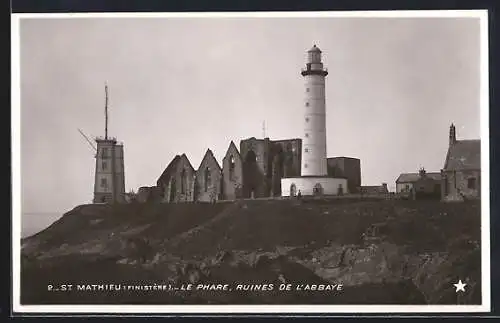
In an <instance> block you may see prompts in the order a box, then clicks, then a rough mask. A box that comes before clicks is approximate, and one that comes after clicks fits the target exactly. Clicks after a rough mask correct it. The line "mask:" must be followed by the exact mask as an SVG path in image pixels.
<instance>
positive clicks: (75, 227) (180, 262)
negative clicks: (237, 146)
mask: <svg viewBox="0 0 500 323" xmlns="http://www.w3.org/2000/svg"><path fill="white" fill-rule="evenodd" d="M480 264H481V261H480V203H479V202H473V201H468V202H467V203H450V204H446V203H440V202H437V201H398V200H381V201H376V200H373V201H368V200H365V201H348V200H345V201H344V200H303V201H292V200H250V201H247V200H245V201H238V202H227V203H217V204H203V203H193V204H128V205H117V206H110V205H82V206H79V207H76V208H75V209H73V210H72V211H70V212H68V213H66V214H65V215H64V216H63V217H61V219H59V220H58V221H56V222H55V223H54V224H52V225H51V226H50V227H48V228H47V229H45V230H44V231H42V232H40V233H38V234H36V235H34V236H32V237H29V238H27V239H24V240H23V241H22V276H21V288H22V291H21V301H22V303H23V304H54V303H59V304H62V303H79V304H84V303H86V304H88V303H95V304H104V303H107V304H113V303H115V304H116V303H127V304H146V303H147V304H186V303H197V304H215V303H217V304H227V303H232V304H258V303H261V304H262V303H266V304H277V303H281V304H293V303H314V304H320V303H323V304H457V303H460V304H480V303H481V286H480V277H481V274H480V273H481V267H480ZM458 279H462V280H463V281H465V282H466V283H467V284H468V285H467V287H466V292H465V293H459V294H457V293H455V288H454V287H453V284H454V283H456V282H457V281H458ZM61 284H63V285H72V287H71V290H68V289H70V288H69V287H65V288H66V289H67V290H66V291H62V290H59V291H56V289H58V288H59V289H64V286H60V285H61ZM100 284H113V286H114V287H106V288H108V289H109V288H114V289H119V290H114V291H110V290H104V288H105V287H102V286H100V287H99V286H91V285H100ZM188 284H192V286H191V288H192V290H181V289H189V286H188ZM211 284H214V285H217V284H219V285H224V284H227V286H225V287H224V286H219V289H220V288H226V289H227V290H214V289H216V288H217V286H210V285H211ZM271 284H272V286H271ZM282 284H285V285H286V284H290V286H291V290H285V291H280V290H279V286H280V285H282ZM48 285H51V286H52V290H51V291H48V287H47V286H48ZM237 285H241V286H239V287H237ZM250 285H253V287H252V286H250ZM255 285H260V287H255ZM263 285H266V286H263ZM340 285H341V286H340ZM140 286H143V287H140ZM144 286H146V287H144ZM147 286H150V287H147ZM158 286H159V287H158ZM168 286H170V288H172V289H171V290H169V287H168ZM99 288H100V289H101V290H99ZM147 288H149V290H144V289H147ZM164 288H166V289H164ZM176 288H177V289H176ZM197 288H198V289H197ZM256 288H260V290H250V289H256ZM139 289H142V290H139ZM263 289H266V290H263ZM297 289H300V290H297ZM314 289H316V290H314ZM318 289H323V290H318Z"/></svg>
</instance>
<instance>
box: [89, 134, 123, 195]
mask: <svg viewBox="0 0 500 323" xmlns="http://www.w3.org/2000/svg"><path fill="white" fill-rule="evenodd" d="M96 142H97V154H96V166H95V183H94V201H93V202H94V203H123V202H124V201H125V169H124V161H123V144H119V143H117V141H116V139H115V138H108V139H106V138H97V139H96Z"/></svg>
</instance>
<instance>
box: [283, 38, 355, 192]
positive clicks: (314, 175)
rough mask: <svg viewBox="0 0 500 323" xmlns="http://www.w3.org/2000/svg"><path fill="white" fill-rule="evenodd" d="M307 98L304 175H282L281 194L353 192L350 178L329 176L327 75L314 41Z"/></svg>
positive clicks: (307, 75)
mask: <svg viewBox="0 0 500 323" xmlns="http://www.w3.org/2000/svg"><path fill="white" fill-rule="evenodd" d="M301 74H302V76H303V77H304V80H305V99H304V102H303V109H304V110H303V111H304V117H303V118H304V119H303V125H304V127H303V129H302V157H301V160H302V162H301V176H300V177H285V178H282V179H281V195H282V196H294V195H297V194H298V192H300V194H301V195H342V194H346V193H349V192H348V189H347V178H342V177H332V176H328V169H327V156H326V106H325V77H326V76H327V75H328V71H327V70H326V68H324V67H323V62H322V61H321V50H320V49H319V48H318V47H317V46H316V45H314V46H313V47H312V48H311V49H310V50H309V51H307V60H306V67H305V68H303V69H302V71H301Z"/></svg>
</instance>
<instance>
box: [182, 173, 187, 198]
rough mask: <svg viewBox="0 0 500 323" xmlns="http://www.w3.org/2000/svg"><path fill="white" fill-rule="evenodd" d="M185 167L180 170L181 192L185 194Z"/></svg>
mask: <svg viewBox="0 0 500 323" xmlns="http://www.w3.org/2000/svg"><path fill="white" fill-rule="evenodd" d="M186 186H187V182H186V169H183V170H182V172H181V194H186Z"/></svg>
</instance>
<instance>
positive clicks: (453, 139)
mask: <svg viewBox="0 0 500 323" xmlns="http://www.w3.org/2000/svg"><path fill="white" fill-rule="evenodd" d="M449 140H450V142H449V144H450V146H451V145H453V144H455V143H456V142H457V134H456V131H455V125H454V124H453V123H452V124H451V126H450V136H449Z"/></svg>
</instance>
